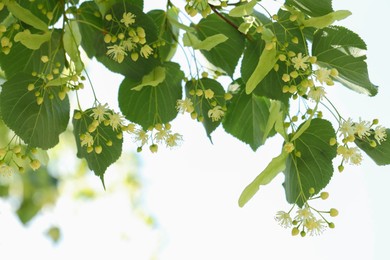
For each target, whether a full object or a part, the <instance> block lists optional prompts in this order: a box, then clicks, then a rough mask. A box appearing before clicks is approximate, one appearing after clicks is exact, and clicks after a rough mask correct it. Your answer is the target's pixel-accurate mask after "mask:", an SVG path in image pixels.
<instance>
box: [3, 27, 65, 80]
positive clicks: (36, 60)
mask: <svg viewBox="0 0 390 260" xmlns="http://www.w3.org/2000/svg"><path fill="white" fill-rule="evenodd" d="M42 56H47V57H48V60H49V61H48V62H47V63H44V62H42V61H41V57H42ZM64 59H65V51H64V49H63V48H62V43H61V33H60V30H54V31H53V32H52V34H51V39H50V41H48V42H45V43H43V44H42V45H41V47H40V48H39V49H38V50H31V49H28V48H26V47H25V46H24V45H23V44H22V43H20V42H16V43H15V44H14V45H13V46H12V48H11V51H10V53H9V54H8V55H5V54H4V53H0V64H1V68H2V69H3V70H4V72H5V75H6V77H7V78H11V77H13V76H14V75H16V74H17V73H19V72H26V73H28V74H31V73H32V72H36V73H42V74H43V75H47V74H50V73H52V69H53V68H58V69H59V70H60V71H61V70H62V68H63V67H64V63H65V62H64ZM57 63H58V64H61V65H60V67H57V65H56V64H57Z"/></svg>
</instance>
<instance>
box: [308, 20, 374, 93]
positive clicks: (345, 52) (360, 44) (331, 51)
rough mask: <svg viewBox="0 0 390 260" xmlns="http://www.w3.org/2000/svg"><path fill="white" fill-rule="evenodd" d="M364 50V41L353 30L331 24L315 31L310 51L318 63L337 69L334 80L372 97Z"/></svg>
mask: <svg viewBox="0 0 390 260" xmlns="http://www.w3.org/2000/svg"><path fill="white" fill-rule="evenodd" d="M366 49H367V47H366V44H365V43H364V41H363V40H362V39H361V38H360V37H359V36H358V35H357V34H356V33H354V32H352V31H350V30H348V29H346V28H344V27H339V26H331V27H328V28H324V29H322V30H318V31H317V32H316V33H315V35H314V39H313V47H312V53H313V55H314V56H316V57H317V61H318V64H320V66H322V67H328V68H336V69H337V70H338V72H339V76H338V77H336V80H337V81H339V82H340V83H342V84H343V85H345V86H346V87H348V88H350V89H352V90H354V91H357V92H359V93H364V94H367V95H370V96H374V95H376V94H377V92H378V90H377V88H378V87H377V86H375V85H374V84H372V83H371V81H370V79H369V76H368V71H367V64H366V61H365V60H366V55H365V51H366Z"/></svg>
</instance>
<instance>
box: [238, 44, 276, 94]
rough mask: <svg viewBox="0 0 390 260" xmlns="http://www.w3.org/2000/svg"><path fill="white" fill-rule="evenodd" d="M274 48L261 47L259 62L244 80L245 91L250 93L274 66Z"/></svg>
mask: <svg viewBox="0 0 390 260" xmlns="http://www.w3.org/2000/svg"><path fill="white" fill-rule="evenodd" d="M277 60H278V58H277V55H276V48H272V49H271V50H267V49H266V48H264V49H263V52H262V53H261V55H260V59H259V62H258V63H257V66H256V68H255V70H254V71H253V72H252V75H251V76H250V77H249V79H248V80H247V82H246V87H245V93H246V94H250V93H252V91H253V90H254V89H255V88H256V87H257V85H258V84H259V83H260V82H261V81H262V80H263V79H264V78H265V77H266V76H267V74H268V73H269V72H270V71H271V70H272V69H273V68H274V66H275V64H276V61H277Z"/></svg>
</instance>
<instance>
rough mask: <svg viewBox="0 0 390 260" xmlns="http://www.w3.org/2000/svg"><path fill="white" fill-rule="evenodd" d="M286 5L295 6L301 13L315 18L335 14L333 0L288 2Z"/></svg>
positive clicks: (293, 0)
mask: <svg viewBox="0 0 390 260" xmlns="http://www.w3.org/2000/svg"><path fill="white" fill-rule="evenodd" d="M286 4H287V5H291V6H294V7H296V8H298V9H299V10H300V11H301V12H303V13H305V14H307V15H309V16H313V17H315V16H323V15H326V14H328V13H331V12H333V8H332V0H321V1H313V0H286Z"/></svg>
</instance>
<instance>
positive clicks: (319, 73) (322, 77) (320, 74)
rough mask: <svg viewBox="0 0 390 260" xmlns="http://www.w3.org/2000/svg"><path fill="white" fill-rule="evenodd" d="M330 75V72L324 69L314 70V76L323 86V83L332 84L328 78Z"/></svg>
mask: <svg viewBox="0 0 390 260" xmlns="http://www.w3.org/2000/svg"><path fill="white" fill-rule="evenodd" d="M330 73H331V70H328V69H325V68H320V69H318V70H316V72H315V75H316V77H317V80H318V81H319V82H320V83H321V84H323V83H326V84H329V83H331V82H332V79H331V78H330Z"/></svg>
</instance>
